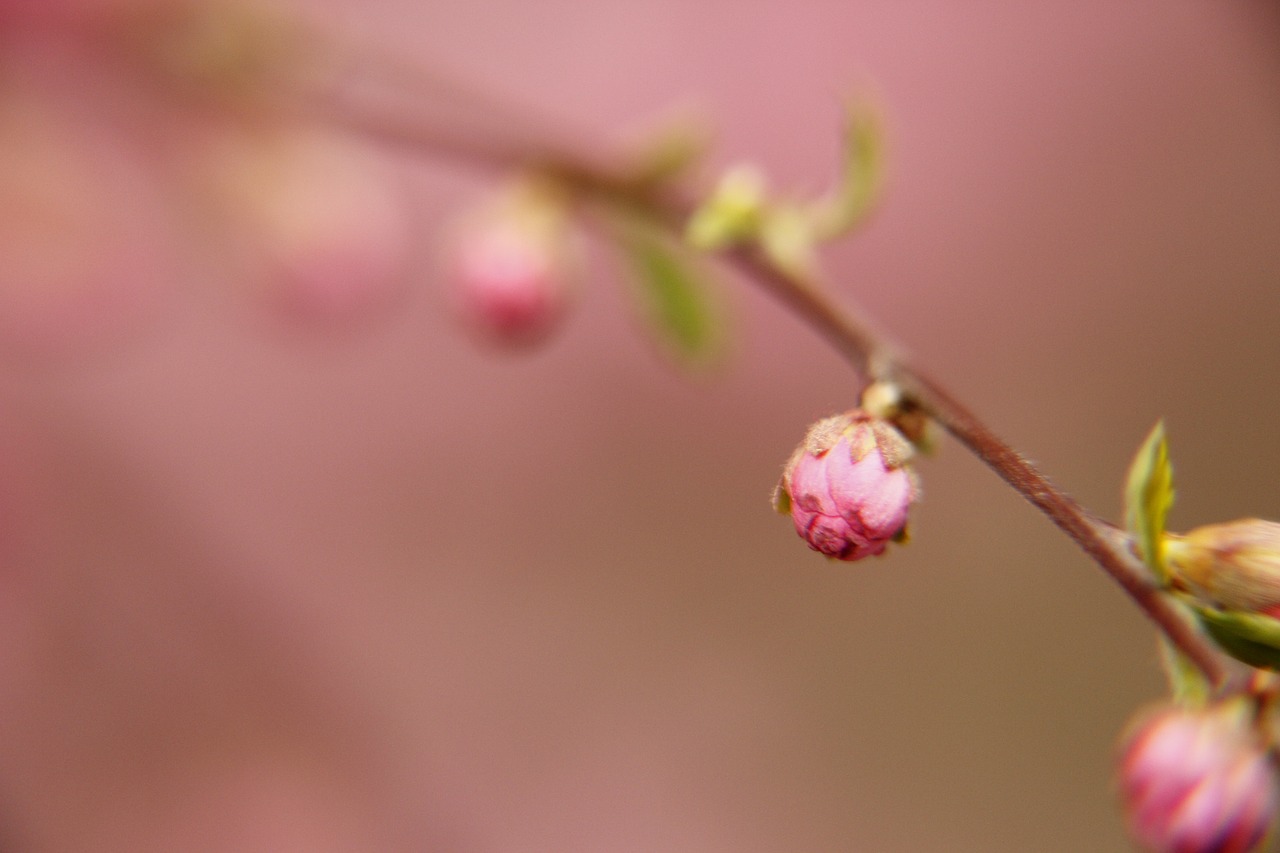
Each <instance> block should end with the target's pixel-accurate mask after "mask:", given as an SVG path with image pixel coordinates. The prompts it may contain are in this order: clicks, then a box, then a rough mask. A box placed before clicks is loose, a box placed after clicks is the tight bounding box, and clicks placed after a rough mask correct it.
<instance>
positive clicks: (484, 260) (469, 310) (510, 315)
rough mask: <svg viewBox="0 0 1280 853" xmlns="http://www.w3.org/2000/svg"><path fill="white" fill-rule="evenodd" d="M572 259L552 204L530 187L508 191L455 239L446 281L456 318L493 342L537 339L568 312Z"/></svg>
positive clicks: (562, 220) (563, 227)
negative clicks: (454, 294)
mask: <svg viewBox="0 0 1280 853" xmlns="http://www.w3.org/2000/svg"><path fill="white" fill-rule="evenodd" d="M575 261H576V255H575V250H574V245H573V239H572V236H571V234H570V231H569V227H568V222H567V220H566V218H565V211H564V210H563V208H562V207H561V206H560V204H559V202H558V200H557V199H556V198H555V197H554V196H553V195H549V194H548V193H546V192H544V191H541V190H540V189H538V188H531V187H527V186H518V187H516V188H515V189H514V190H513V191H512V192H511V193H510V195H509V196H508V197H505V198H503V199H500V200H499V202H498V203H497V204H495V205H493V206H492V207H491V208H490V209H488V210H485V211H482V212H480V213H479V214H477V215H475V216H473V217H472V218H471V219H470V220H468V221H467V222H465V223H464V224H463V226H462V227H461V229H460V230H459V232H458V234H457V245H456V249H455V252H454V256H453V263H452V278H453V279H454V284H455V287H456V288H457V291H458V298H459V300H460V302H461V310H462V314H463V319H464V320H465V322H466V323H467V325H468V326H470V327H471V328H472V329H473V330H474V331H476V332H478V333H479V334H480V335H481V336H482V337H484V338H487V339H489V340H491V341H494V342H497V343H499V344H505V345H527V344H533V343H538V342H540V341H542V340H544V339H545V338H546V337H547V336H548V335H549V334H550V333H551V332H552V331H553V330H554V329H555V327H556V326H557V325H558V324H559V322H560V320H561V319H562V318H563V316H564V314H565V311H566V309H567V307H568V303H569V291H570V286H569V285H570V281H571V279H572V278H573V271H574V268H575V267H576V263H575Z"/></svg>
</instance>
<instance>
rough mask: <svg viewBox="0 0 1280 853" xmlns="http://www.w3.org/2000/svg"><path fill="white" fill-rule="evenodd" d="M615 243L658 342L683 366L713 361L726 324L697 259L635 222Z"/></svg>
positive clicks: (622, 232)
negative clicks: (623, 254)
mask: <svg viewBox="0 0 1280 853" xmlns="http://www.w3.org/2000/svg"><path fill="white" fill-rule="evenodd" d="M617 241H618V245H619V247H620V248H621V249H622V251H623V252H624V253H625V254H626V256H627V259H628V260H629V261H630V265H631V268H632V271H633V273H634V278H635V281H636V284H637V287H636V294H637V299H638V302H639V306H640V309H641V313H642V314H643V315H644V318H645V320H646V321H647V322H648V324H649V325H650V326H651V327H652V328H653V329H654V331H655V332H656V334H657V338H658V342H659V343H660V344H661V345H662V346H663V348H664V349H665V350H666V351H667V352H668V353H669V354H670V355H672V356H673V357H674V359H675V360H676V361H677V362H679V363H680V364H682V365H683V366H686V367H696V366H703V365H706V364H708V363H709V362H711V361H713V360H714V358H715V357H716V356H717V355H719V353H720V351H721V349H722V346H721V345H722V343H723V340H724V328H723V322H722V318H721V316H720V312H719V311H718V310H717V306H716V303H715V300H714V299H713V297H712V293H711V288H710V284H709V283H708V280H707V278H706V276H705V273H704V271H703V269H702V268H701V265H700V264H699V263H698V259H697V258H696V257H695V256H694V255H693V253H692V252H690V251H689V250H688V249H687V248H685V247H684V246H683V245H679V244H676V243H674V242H673V241H671V240H668V239H666V238H665V237H663V236H661V235H660V234H658V233H656V232H655V231H653V230H652V229H650V228H646V227H644V226H641V225H639V224H630V225H628V226H626V227H623V228H621V229H619V230H618V235H617Z"/></svg>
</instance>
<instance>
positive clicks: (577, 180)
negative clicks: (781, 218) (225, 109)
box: [300, 57, 1229, 685]
mask: <svg viewBox="0 0 1280 853" xmlns="http://www.w3.org/2000/svg"><path fill="white" fill-rule="evenodd" d="M376 59H377V58H376V57H375V58H373V59H372V60H371V61H375V62H376ZM400 76H402V77H403V75H400ZM430 79H431V80H432V81H433V83H434V84H435V85H439V84H440V80H441V78H440V76H439V75H431V77H430ZM456 91H458V92H466V91H469V90H467V89H463V88H461V87H459V88H458V89H457V90H456ZM310 94H311V97H310V98H309V99H308V100H307V102H306V103H304V104H302V105H300V106H301V107H302V108H303V109H304V111H307V112H309V113H310V114H312V115H318V116H319V117H321V118H323V119H325V120H327V121H329V122H331V123H333V124H336V125H339V126H342V127H345V128H347V129H348V130H351V131H354V132H357V133H359V134H361V135H363V136H366V137H368V138H371V139H374V140H377V141H378V142H381V143H385V144H390V145H393V146H396V147H400V148H404V149H407V150H409V151H412V152H414V153H418V154H423V153H425V154H429V155H432V156H436V157H443V158H446V159H449V160H452V161H454V162H457V163H461V164H464V165H467V166H470V167H473V168H478V169H481V170H484V171H499V172H502V171H510V170H516V169H523V168H538V169H540V170H542V171H544V172H547V173H550V174H552V175H554V176H555V177H556V178H558V179H559V180H560V181H561V183H563V184H564V185H565V186H567V187H569V188H571V189H573V190H575V191H576V192H577V193H578V194H579V195H581V196H583V197H586V198H588V199H592V200H595V201H597V202H599V203H602V204H604V205H606V206H607V207H609V208H613V209H618V208H621V209H625V210H626V211H628V212H629V213H631V214H632V215H638V216H642V217H645V218H647V219H650V220H652V221H654V222H655V223H657V224H659V225H662V226H663V227H665V228H666V229H668V230H669V231H670V232H672V233H673V234H675V235H680V234H682V233H683V230H684V225H685V223H686V222H687V220H688V217H689V215H690V214H691V213H692V212H693V210H694V207H695V205H694V202H693V201H692V199H693V198H694V197H695V196H694V195H692V194H689V193H688V190H687V189H686V191H685V194H678V193H676V192H674V191H657V190H655V189H654V188H652V187H646V186H639V185H637V184H636V183H635V182H634V181H632V180H630V179H629V178H628V177H627V176H626V175H624V174H621V173H619V172H617V171H611V170H610V169H609V168H608V167H606V166H603V165H601V164H600V163H599V162H598V161H596V160H594V159H593V158H590V157H587V156H583V155H580V154H578V153H576V152H573V151H570V150H567V149H566V148H565V147H564V146H563V144H561V143H559V142H556V141H548V140H545V139H540V138H531V137H529V136H527V135H525V132H524V129H522V130H521V131H520V132H518V133H515V134H513V133H506V134H504V135H503V136H502V138H493V137H485V136H477V135H476V134H474V133H466V132H459V131H456V130H454V129H452V128H450V127H445V126H441V124H440V123H439V122H438V120H437V121H433V120H432V118H431V117H430V115H429V114H428V113H427V112H425V111H424V112H422V113H421V114H418V113H412V112H406V111H405V110H404V109H403V108H397V109H396V110H395V111H394V113H389V112H387V111H385V110H379V109H378V107H377V105H376V104H375V103H372V102H369V101H366V100H364V99H362V98H361V97H360V96H359V94H358V93H355V94H353V93H352V92H351V91H346V90H341V89H329V90H323V91H316V92H312V93H310ZM486 101H487V102H488V105H489V106H492V104H493V103H497V102H496V101H494V100H492V99H486ZM521 112H522V113H527V112H528V111H527V110H522V111H521ZM509 126H512V127H520V125H519V123H513V124H512V125H509ZM727 260H728V261H729V262H731V263H732V264H733V265H734V266H735V267H737V268H738V269H739V270H740V271H742V272H744V273H745V274H746V275H747V277H748V278H749V279H750V280H751V281H753V282H754V283H756V284H757V285H759V286H761V287H763V288H764V289H765V290H767V291H769V292H770V293H771V294H773V296H774V297H776V298H777V299H778V300H779V301H780V302H782V303H783V304H784V305H785V306H786V307H787V308H788V309H790V310H791V311H792V312H793V313H795V314H796V315H798V316H799V317H800V318H801V319H803V320H804V321H805V322H806V323H808V324H809V325H810V326H811V327H812V328H813V329H814V330H815V331H817V332H818V333H819V334H820V335H822V336H823V337H824V338H825V339H826V340H827V341H828V342H829V343H830V344H831V345H832V346H833V347H834V348H835V349H836V350H837V351H839V352H840V353H841V355H842V356H844V358H845V359H846V360H847V361H848V362H849V363H850V364H851V365H852V366H853V367H854V369H855V370H857V371H858V372H859V373H860V374H861V375H863V376H867V375H874V376H875V377H876V378H881V379H889V380H891V381H893V382H895V383H896V384H897V385H898V387H899V388H900V389H901V390H902V392H903V394H904V395H905V397H906V399H908V400H910V401H911V402H912V403H914V404H915V405H916V406H918V407H919V408H920V409H921V410H922V411H923V412H925V413H926V414H927V415H929V416H930V417H932V418H933V419H934V420H935V421H937V423H939V424H940V425H941V426H942V427H943V428H944V429H945V430H946V431H947V432H948V433H950V434H951V435H952V436H953V437H955V439H956V440H957V441H958V442H959V443H960V444H962V445H963V446H964V447H966V448H967V449H968V450H969V451H970V452H972V453H973V454H974V455H975V456H976V457H978V458H979V459H980V460H982V461H983V462H984V463H985V464H986V465H987V466H988V467H990V468H991V469H992V470H993V471H995V472H996V473H997V474H998V475H999V476H1000V477H1001V478H1002V479H1003V480H1004V481H1005V482H1006V483H1008V484H1009V485H1010V486H1011V487H1012V488H1013V489H1014V490H1015V491H1016V492H1018V493H1019V494H1020V495H1022V496H1023V497H1024V498H1026V499H1027V500H1028V501H1029V502H1030V503H1031V504H1032V505H1033V506H1035V507H1036V508H1037V509H1039V510H1040V511H1041V512H1042V513H1044V514H1045V515H1046V516H1048V517H1049V519H1050V520H1051V521H1053V523H1054V524H1056V525H1057V526H1058V527H1059V528H1060V529H1061V530H1062V531H1063V532H1064V533H1066V534H1067V536H1069V537H1070V538H1071V539H1072V540H1073V541H1074V542H1075V543H1076V544H1077V545H1079V546H1080V548H1081V549H1082V550H1084V552H1085V553H1086V554H1088V555H1089V556H1090V557H1091V558H1092V559H1093V560H1094V561H1095V562H1096V563H1097V564H1098V565H1099V566H1100V567H1101V568H1102V569H1103V570H1104V571H1106V573H1107V574H1108V575H1110V576H1111V578H1112V579H1113V580H1115V581H1116V583H1118V584H1119V585H1120V586H1121V588H1122V589H1123V590H1124V591H1125V592H1126V593H1127V594H1128V595H1129V597H1130V598H1132V599H1133V601H1134V602H1135V603H1136V604H1137V605H1138V607H1139V608H1141V609H1142V610H1143V612H1145V613H1146V614H1147V616H1148V617H1150V619H1151V620H1152V621H1153V622H1155V624H1156V626H1157V627H1158V628H1159V629H1160V631H1161V632H1163V633H1164V634H1165V636H1167V637H1168V638H1169V640H1170V642H1172V643H1173V644H1174V645H1175V646H1176V647H1177V648H1178V649H1179V650H1180V651H1181V652H1182V653H1183V654H1184V655H1186V657H1187V658H1188V659H1189V660H1190V661H1192V662H1193V663H1194V664H1195V666H1197V667H1198V668H1199V669H1200V670H1201V671H1202V672H1203V673H1204V675H1205V677H1206V678H1208V679H1209V681H1210V682H1211V683H1213V684H1215V685H1223V684H1225V683H1226V679H1227V677H1228V674H1229V672H1228V669H1227V667H1226V665H1225V659H1224V657H1223V656H1222V654H1221V653H1220V652H1218V650H1217V649H1216V648H1215V647H1214V646H1213V645H1212V644H1210V643H1209V642H1208V641H1207V640H1206V639H1205V637H1204V636H1203V635H1202V634H1200V633H1199V632H1197V631H1196V630H1195V629H1194V628H1192V627H1191V626H1190V625H1189V624H1188V623H1187V621H1186V620H1185V619H1184V618H1183V617H1182V615H1181V614H1180V612H1179V611H1178V610H1177V608H1176V607H1175V605H1173V604H1172V603H1171V602H1170V601H1169V600H1168V599H1167V597H1166V596H1165V595H1164V594H1163V593H1162V592H1161V591H1160V590H1159V589H1158V588H1157V587H1156V586H1155V585H1154V584H1153V583H1152V581H1151V579H1150V577H1149V575H1148V573H1147V571H1146V570H1145V568H1144V566H1143V565H1142V563H1141V561H1139V560H1138V559H1137V558H1136V557H1135V556H1134V554H1133V553H1132V551H1131V550H1130V539H1129V537H1128V535H1127V534H1126V533H1124V532H1123V531H1121V530H1119V529H1118V528H1116V527H1115V526H1114V525H1111V524H1109V523H1107V522H1105V521H1103V520H1101V519H1099V518H1097V517H1096V516H1094V515H1093V514H1092V513H1090V512H1088V511H1087V510H1086V509H1085V508H1084V507H1082V506H1081V505H1080V504H1079V503H1077V502H1076V501H1075V500H1074V499H1073V498H1071V497H1070V496H1069V495H1068V494H1066V493H1065V492H1064V491H1062V490H1061V489H1060V488H1058V487H1057V486H1055V485H1054V484H1053V483H1052V482H1051V481H1050V480H1049V479H1048V478H1046V477H1045V476H1044V475H1043V474H1042V473H1040V471H1038V470H1037V469H1036V468H1035V466H1033V465H1032V464H1031V463H1029V462H1028V461H1027V460H1026V459H1024V458H1023V457H1022V456H1021V455H1020V454H1019V453H1017V452H1016V451H1015V450H1014V449H1013V448H1012V447H1010V446H1009V445H1008V444H1007V443H1005V442H1004V441H1003V440H1002V439H1001V438H1000V437H999V436H997V435H996V434H995V433H994V432H993V431H992V430H991V429H990V428H989V427H987V426H986V425H985V424H984V423H983V422H982V421H981V420H979V419H978V418H977V417H976V416H975V415H974V414H973V413H972V412H971V411H970V410H969V409H968V408H967V407H965V406H964V405H963V404H961V403H960V402H959V401H958V400H956V398H954V397H953V396H952V395H951V394H950V393H949V392H947V391H946V389H944V388H943V387H942V386H940V385H939V384H937V383H936V382H934V381H933V380H931V379H930V378H929V377H928V376H926V375H925V374H924V373H922V372H921V371H920V370H918V369H916V368H915V367H914V366H913V365H911V364H910V363H909V361H907V360H906V359H905V358H904V357H902V356H901V355H900V354H898V352H897V350H896V348H895V347H893V346H892V345H891V344H890V343H889V342H888V341H887V340H886V339H885V337H884V336H883V335H881V334H879V333H877V332H876V331H875V330H874V329H873V328H872V327H871V326H870V325H869V324H868V323H866V322H865V321H863V320H862V319H860V316H861V315H860V313H859V312H853V311H851V310H849V309H848V308H847V307H846V306H842V305H841V304H838V303H837V302H835V301H834V300H833V299H831V298H830V297H829V296H828V295H827V292H826V291H825V290H824V289H823V288H821V287H820V286H818V285H819V283H818V282H816V281H812V280H804V279H801V278H798V277H797V276H796V275H794V274H793V273H790V272H788V271H786V270H783V269H780V268H779V267H778V266H777V265H776V264H774V263H772V262H771V261H770V259H769V258H768V257H767V256H766V255H765V254H764V253H763V252H761V251H759V250H758V249H756V248H753V247H745V248H738V249H734V250H731V251H729V252H728V253H727Z"/></svg>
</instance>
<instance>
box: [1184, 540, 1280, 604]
mask: <svg viewBox="0 0 1280 853" xmlns="http://www.w3.org/2000/svg"><path fill="white" fill-rule="evenodd" d="M1165 556H1166V559H1167V560H1168V564H1169V573H1170V577H1171V578H1172V580H1173V583H1174V584H1175V585H1176V586H1178V587H1180V588H1182V589H1185V590H1186V591H1188V592H1190V593H1192V594H1193V595H1194V596H1195V597H1196V598H1197V599H1198V600H1199V601H1201V602H1202V603H1204V604H1207V605H1211V606H1213V607H1217V608H1220V609H1222V610H1232V611H1244V612H1249V613H1266V614H1268V615H1271V616H1280V524H1277V523H1276V522H1274V521H1263V520H1261V519H1257V518H1245V519H1241V520H1239V521H1229V522H1225V523H1223V524H1206V525H1205V526H1203V527H1197V528H1196V529H1194V530H1192V531H1190V532H1189V533H1187V534H1186V535H1185V536H1177V535H1173V534H1170V535H1169V536H1167V537H1166V539H1165Z"/></svg>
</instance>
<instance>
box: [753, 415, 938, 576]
mask: <svg viewBox="0 0 1280 853" xmlns="http://www.w3.org/2000/svg"><path fill="white" fill-rule="evenodd" d="M911 455H912V449H911V444H910V443H909V442H908V441H907V440H906V439H905V438H903V436H902V434H901V433H899V432H898V431H897V430H896V429H894V428H893V427H892V426H890V425H889V424H888V423H887V422H886V421H883V420H880V419H878V418H875V417H872V416H871V415H869V414H867V413H866V412H864V411H862V410H860V409H855V410H853V411H851V412H849V413H847V414H843V415H837V416H835V417H831V418H826V419H824V420H821V421H818V422H817V423H816V424H814V425H813V426H812V427H810V428H809V432H808V433H807V434H806V435H805V439H804V441H803V442H802V443H801V445H800V446H799V447H798V448H796V451H795V453H793V454H792V456H791V459H790V460H789V461H788V462H787V466H786V469H785V470H784V471H783V474H782V480H781V482H780V483H779V484H778V488H777V489H776V490H775V491H774V506H775V507H776V508H777V510H778V511H779V512H784V513H785V512H790V513H791V519H792V521H793V522H795V526H796V532H797V533H799V534H800V535H801V536H802V537H803V538H804V540H805V541H806V542H808V543H809V547H810V548H812V549H814V550H815V551H821V552H822V553H823V554H826V555H827V556H828V557H834V558H835V559H839V560H858V559H861V558H863V557H866V556H870V555H873V554H880V553H883V552H884V549H885V547H886V546H887V545H888V544H889V541H890V540H898V541H901V540H903V539H905V538H906V526H907V510H908V508H909V507H910V506H911V504H912V502H914V501H915V500H916V499H917V498H918V497H919V494H920V490H919V486H918V485H917V483H916V478H915V474H914V472H912V471H911V469H910V468H909V467H908V466H907V463H908V461H909V460H910V458H911Z"/></svg>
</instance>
